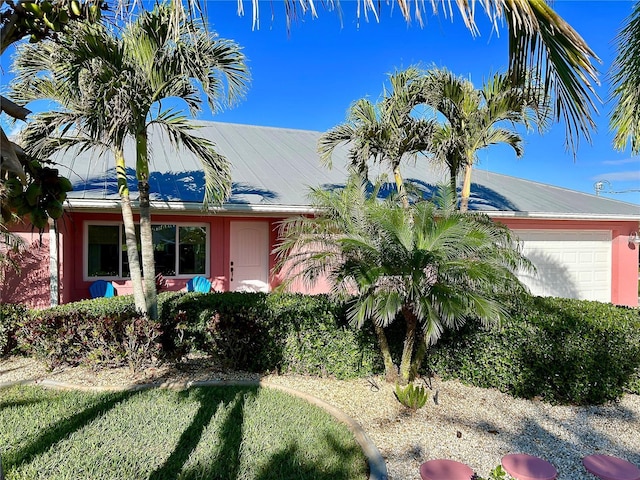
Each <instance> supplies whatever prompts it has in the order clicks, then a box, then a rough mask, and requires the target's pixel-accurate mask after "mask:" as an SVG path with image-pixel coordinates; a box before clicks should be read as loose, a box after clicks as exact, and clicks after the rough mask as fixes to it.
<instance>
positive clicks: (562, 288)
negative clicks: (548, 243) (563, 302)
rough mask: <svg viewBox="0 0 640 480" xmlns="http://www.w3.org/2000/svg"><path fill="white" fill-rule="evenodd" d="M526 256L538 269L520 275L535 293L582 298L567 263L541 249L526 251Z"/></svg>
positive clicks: (545, 295) (547, 295) (544, 295)
mask: <svg viewBox="0 0 640 480" xmlns="http://www.w3.org/2000/svg"><path fill="white" fill-rule="evenodd" d="M525 256H526V257H527V258H528V259H529V260H530V261H531V263H533V264H534V265H535V266H536V268H537V271H535V272H532V273H519V274H518V277H519V278H520V280H521V281H522V282H523V283H524V284H525V285H527V286H528V287H529V289H530V290H531V293H532V294H533V295H539V296H542V297H550V296H551V297H564V298H576V299H577V298H580V294H579V291H578V288H577V286H576V284H575V282H574V279H573V277H572V276H571V275H570V273H569V269H568V268H567V267H566V266H565V265H561V264H560V263H559V262H558V261H557V259H555V258H553V257H552V256H551V255H549V254H548V253H544V252H541V251H531V252H525Z"/></svg>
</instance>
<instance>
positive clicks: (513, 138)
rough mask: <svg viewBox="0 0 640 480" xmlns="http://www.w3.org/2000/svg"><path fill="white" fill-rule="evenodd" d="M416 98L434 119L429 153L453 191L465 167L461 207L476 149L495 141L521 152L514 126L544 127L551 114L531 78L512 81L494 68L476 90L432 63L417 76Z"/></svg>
mask: <svg viewBox="0 0 640 480" xmlns="http://www.w3.org/2000/svg"><path fill="white" fill-rule="evenodd" d="M418 83H420V85H421V86H420V90H421V94H420V101H421V102H422V103H424V104H425V105H427V106H428V107H430V109H432V110H433V114H434V117H435V118H436V119H437V123H436V125H437V127H436V128H435V129H434V131H433V134H432V139H431V142H430V143H431V151H432V153H433V158H434V160H435V161H436V162H439V163H441V164H443V165H445V166H446V167H447V169H448V170H449V176H450V181H451V185H452V187H451V188H452V189H453V190H454V191H455V188H456V182H457V180H458V175H459V173H460V172H462V171H464V181H463V185H462V192H461V202H460V210H461V211H466V210H467V208H468V203H469V196H470V191H471V171H472V168H473V166H474V164H475V163H477V161H478V151H479V150H482V149H484V148H487V147H490V146H492V145H496V144H504V145H508V146H510V147H511V148H512V149H513V150H514V152H515V153H516V156H517V157H520V156H522V154H523V151H524V149H523V145H522V143H523V142H522V136H521V135H520V134H519V133H518V131H517V130H516V128H515V126H516V124H522V125H524V126H526V127H527V129H529V128H530V126H531V125H532V124H533V123H535V124H536V125H537V126H538V128H539V129H541V130H542V129H544V128H546V127H547V124H548V123H549V117H550V115H551V112H550V108H549V102H548V98H546V91H545V90H544V86H543V85H539V84H538V80H537V79H535V78H531V77H530V78H528V79H527V82H526V83H525V84H520V83H515V84H514V82H513V79H512V78H510V77H509V76H508V75H507V74H502V73H496V74H495V75H493V76H492V77H490V78H489V79H488V80H487V81H486V82H485V83H484V85H483V86H482V88H479V89H476V88H475V87H474V86H473V84H472V83H471V81H470V80H469V79H467V78H464V77H458V76H455V75H454V74H453V73H451V72H450V71H449V70H447V69H446V68H432V69H430V70H428V71H427V72H425V74H424V75H422V77H421V78H420V79H419V82H418Z"/></svg>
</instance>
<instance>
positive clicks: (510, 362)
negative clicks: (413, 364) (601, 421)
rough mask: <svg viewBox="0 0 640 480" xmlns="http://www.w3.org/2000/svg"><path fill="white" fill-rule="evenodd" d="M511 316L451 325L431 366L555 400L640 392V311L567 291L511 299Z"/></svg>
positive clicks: (590, 400)
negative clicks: (486, 323)
mask: <svg viewBox="0 0 640 480" xmlns="http://www.w3.org/2000/svg"><path fill="white" fill-rule="evenodd" d="M509 309H510V311H511V312H512V315H513V319H512V320H511V321H509V322H507V323H505V324H504V325H502V327H501V328H500V329H497V330H491V331H486V330H482V329H481V328H479V327H478V326H476V325H473V324H468V325H467V326H465V328H463V330H461V331H459V332H455V333H452V332H448V333H446V334H445V336H444V337H443V338H442V339H441V341H440V342H439V343H438V345H436V346H435V347H434V348H433V349H432V350H431V352H430V357H429V359H428V361H427V364H426V367H427V369H430V370H432V371H435V372H437V373H438V374H439V375H441V376H443V377H444V378H458V379H460V380H462V381H464V382H468V383H470V384H473V385H476V386H480V387H487V388H491V387H492V388H497V389H499V390H501V391H503V392H508V393H510V394H512V395H515V396H518V397H524V398H534V397H537V398H541V399H543V400H545V401H548V402H552V403H568V404H599V403H603V402H606V401H609V400H614V399H616V398H618V397H619V396H620V395H622V393H623V392H624V391H625V390H628V391H631V392H634V393H638V394H640V388H639V387H640V310H638V309H632V308H625V307H616V306H613V305H611V304H604V303H599V302H588V301H581V300H570V299H561V298H543V297H531V298H526V299H522V300H520V301H518V302H510V305H509Z"/></svg>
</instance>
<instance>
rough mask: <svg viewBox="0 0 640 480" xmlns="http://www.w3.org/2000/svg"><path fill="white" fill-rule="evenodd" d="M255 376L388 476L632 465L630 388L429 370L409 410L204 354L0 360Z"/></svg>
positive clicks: (162, 377)
mask: <svg viewBox="0 0 640 480" xmlns="http://www.w3.org/2000/svg"><path fill="white" fill-rule="evenodd" d="M259 378H262V379H263V380H268V381H269V382H271V383H274V384H278V385H282V386H285V387H289V388H294V389H297V390H300V391H303V392H306V393H308V394H311V395H313V396H315V397H318V398H320V399H321V400H324V401H325V402H327V403H329V404H331V405H333V406H335V407H337V408H339V409H340V410H342V411H343V412H344V413H345V414H347V415H348V416H350V417H351V418H353V419H354V420H356V421H357V422H358V423H359V424H360V425H361V426H362V428H363V429H364V430H365V431H366V433H367V435H368V436H369V437H370V438H371V440H372V441H373V443H374V444H375V445H376V446H377V447H378V449H379V450H380V452H381V453H382V455H383V457H384V458H385V460H386V463H387V469H388V473H389V479H391V480H409V479H416V480H417V479H419V478H420V476H419V474H418V469H419V466H420V464H421V463H422V462H424V461H426V460H429V459H433V458H449V459H452V460H458V461H461V462H464V463H466V464H467V465H469V466H470V467H471V468H473V469H474V470H475V471H476V472H477V473H478V474H480V475H482V476H487V475H488V473H489V472H490V471H491V470H492V469H493V468H494V467H495V466H496V465H498V464H499V463H500V458H501V457H502V456H503V455H505V454H507V453H529V454H532V455H537V456H540V457H542V458H545V459H546V460H548V461H550V462H551V463H553V464H554V465H555V467H556V468H557V469H558V473H559V476H558V480H579V479H585V480H586V479H590V480H594V479H595V477H593V476H591V475H590V474H588V473H587V472H586V470H585V469H584V468H583V466H582V463H581V458H582V457H584V456H585V455H589V454H592V453H601V454H608V455H615V456H619V457H622V458H625V459H627V460H628V461H630V462H632V463H634V464H635V465H639V466H640V396H638V395H625V396H624V397H623V398H622V399H621V400H620V401H619V402H616V403H611V404H608V405H604V406H598V407H575V406H552V405H549V404H547V403H543V402H540V401H535V400H534V401H530V400H522V399H514V398H512V397H510V396H508V395H505V394H503V393H500V392H498V391H497V390H490V389H489V390H488V389H482V388H476V387H469V386H466V385H463V384H461V383H460V382H455V381H446V382H445V381H441V380H439V379H437V378H434V379H432V380H431V382H429V383H428V387H429V389H430V393H431V395H430V399H429V401H428V403H427V405H426V406H425V408H423V409H420V410H418V411H417V412H414V413H411V412H407V411H406V410H405V409H404V408H403V407H402V406H401V405H400V404H399V403H398V402H397V401H396V399H395V397H394V395H393V388H392V386H390V385H388V384H386V383H385V382H384V381H383V380H382V379H380V378H370V379H359V380H351V381H340V380H333V379H326V378H316V377H303V376H293V375H283V376H278V375H270V376H267V377H259V376H257V375H255V374H247V373H243V372H233V373H229V372H224V371H222V370H221V369H220V368H218V367H216V366H215V365H214V364H213V363H211V362H209V361H208V360H207V359H191V360H189V361H187V362H184V363H182V364H180V365H177V366H164V367H161V368H154V369H147V370H145V371H144V372H141V373H138V374H132V373H131V372H130V371H129V370H128V369H126V368H123V369H110V370H102V371H99V372H93V371H91V370H88V369H84V368H82V367H77V368H67V369H61V370H56V371H53V372H48V371H47V370H46V368H45V367H44V365H42V364H40V363H38V362H34V361H33V360H30V359H25V358H18V357H14V358H10V359H8V360H3V361H0V383H4V382H11V381H18V380H36V381H37V380H42V379H48V380H56V381H60V382H69V383H74V384H77V385H82V386H85V387H86V386H96V387H101V386H102V387H104V386H124V385H128V384H131V383H147V382H158V381H160V382H162V381H188V380H232V379H259Z"/></svg>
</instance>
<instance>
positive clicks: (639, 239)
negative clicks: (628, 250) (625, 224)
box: [629, 232, 640, 245]
mask: <svg viewBox="0 0 640 480" xmlns="http://www.w3.org/2000/svg"><path fill="white" fill-rule="evenodd" d="M632 244H633V245H640V236H638V232H633V233H631V234H630V235H629V245H632Z"/></svg>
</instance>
